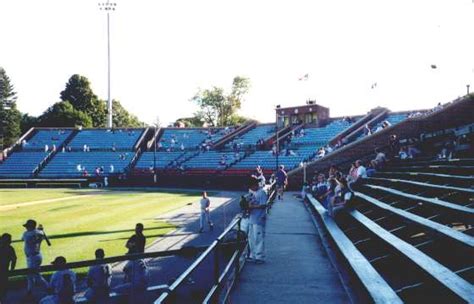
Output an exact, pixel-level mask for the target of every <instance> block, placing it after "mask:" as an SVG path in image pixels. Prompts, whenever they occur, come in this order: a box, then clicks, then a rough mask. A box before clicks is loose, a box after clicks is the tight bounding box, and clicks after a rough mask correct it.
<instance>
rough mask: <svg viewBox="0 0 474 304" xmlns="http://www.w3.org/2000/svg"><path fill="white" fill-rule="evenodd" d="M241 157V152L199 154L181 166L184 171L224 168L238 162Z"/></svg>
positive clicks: (242, 154)
mask: <svg viewBox="0 0 474 304" xmlns="http://www.w3.org/2000/svg"><path fill="white" fill-rule="evenodd" d="M243 156H244V153H242V152H240V153H234V152H217V151H208V152H201V153H200V154H199V155H197V156H195V157H193V158H191V159H189V160H187V161H186V162H184V163H183V166H184V167H185V168H186V169H203V168H209V169H217V168H225V167H226V166H228V165H231V164H233V163H235V162H236V161H238V160H240V159H241V158H242V157H243Z"/></svg>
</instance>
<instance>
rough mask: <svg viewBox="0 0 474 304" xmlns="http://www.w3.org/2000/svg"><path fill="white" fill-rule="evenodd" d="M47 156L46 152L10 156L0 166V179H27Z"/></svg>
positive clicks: (21, 152) (25, 152) (19, 153)
mask: <svg viewBox="0 0 474 304" xmlns="http://www.w3.org/2000/svg"><path fill="white" fill-rule="evenodd" d="M46 155H48V153H47V152H37V151H34V152H33V151H20V152H15V153H13V154H11V155H10V156H9V157H8V158H7V159H6V160H5V161H4V162H3V163H1V164H0V177H1V178H28V177H31V175H32V173H33V170H34V169H35V168H36V167H37V166H38V164H39V163H40V162H41V161H42V160H43V159H44V158H45V157H46Z"/></svg>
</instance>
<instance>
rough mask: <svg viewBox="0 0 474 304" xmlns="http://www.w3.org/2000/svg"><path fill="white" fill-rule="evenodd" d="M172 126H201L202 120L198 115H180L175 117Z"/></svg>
mask: <svg viewBox="0 0 474 304" xmlns="http://www.w3.org/2000/svg"><path fill="white" fill-rule="evenodd" d="M173 125H174V126H180V125H184V126H185V127H186V128H201V127H202V125H203V121H202V120H201V118H200V117H198V116H193V117H182V118H178V119H176V121H175V123H174V124H173Z"/></svg>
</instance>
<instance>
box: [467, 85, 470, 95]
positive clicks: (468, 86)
mask: <svg viewBox="0 0 474 304" xmlns="http://www.w3.org/2000/svg"><path fill="white" fill-rule="evenodd" d="M470 87H471V85H470V84H466V90H467V95H469V88H470Z"/></svg>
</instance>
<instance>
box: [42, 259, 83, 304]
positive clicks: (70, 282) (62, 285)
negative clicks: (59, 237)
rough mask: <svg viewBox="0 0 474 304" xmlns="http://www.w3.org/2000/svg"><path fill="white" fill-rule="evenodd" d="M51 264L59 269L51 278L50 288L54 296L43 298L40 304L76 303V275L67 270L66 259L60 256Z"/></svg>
mask: <svg viewBox="0 0 474 304" xmlns="http://www.w3.org/2000/svg"><path fill="white" fill-rule="evenodd" d="M51 264H53V265H54V266H57V267H59V269H58V270H57V271H56V272H55V273H54V274H53V275H52V276H51V282H50V283H49V288H50V289H51V291H52V293H53V294H52V295H49V296H46V297H44V298H42V299H41V301H40V304H63V303H74V299H73V298H74V293H75V291H76V274H75V273H74V272H73V271H71V270H69V269H67V268H66V258H64V257H62V256H58V257H57V258H56V259H54V261H53V262H51Z"/></svg>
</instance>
